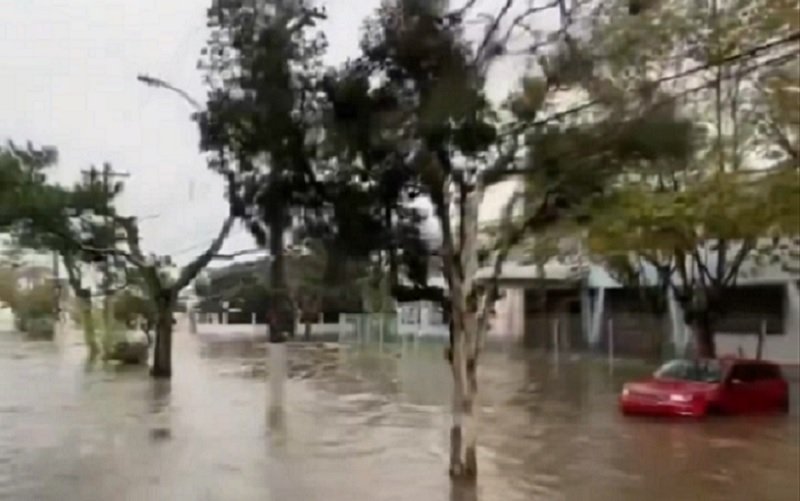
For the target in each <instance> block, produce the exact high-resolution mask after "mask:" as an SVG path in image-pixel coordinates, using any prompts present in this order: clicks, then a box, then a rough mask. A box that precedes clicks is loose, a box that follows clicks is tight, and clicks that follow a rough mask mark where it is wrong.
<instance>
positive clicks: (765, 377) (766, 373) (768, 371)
mask: <svg viewBox="0 0 800 501" xmlns="http://www.w3.org/2000/svg"><path fill="white" fill-rule="evenodd" d="M756 367H757V368H758V379H759V380H761V381H770V380H774V379H781V374H780V370H779V369H778V368H777V367H775V366H774V365H768V364H760V365H757V366H756Z"/></svg>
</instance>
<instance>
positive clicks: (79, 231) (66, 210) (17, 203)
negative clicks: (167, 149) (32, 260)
mask: <svg viewBox="0 0 800 501" xmlns="http://www.w3.org/2000/svg"><path fill="white" fill-rule="evenodd" d="M0 157H2V160H0V162H2V169H1V170H2V172H3V175H4V176H7V182H8V184H4V187H5V190H3V191H4V194H3V197H4V201H3V204H4V206H3V210H2V213H3V216H4V219H5V221H4V224H5V230H6V231H7V232H8V233H9V234H10V236H11V244H12V245H13V246H15V247H19V248H24V249H30V250H35V251H48V252H54V253H55V254H56V255H57V256H58V258H60V260H61V261H62V262H63V264H64V267H65V268H66V273H67V282H68V284H69V285H70V287H71V289H72V291H73V293H74V294H75V297H76V298H77V300H78V303H79V305H80V309H81V312H82V315H81V316H82V324H83V328H84V335H85V340H86V344H87V346H88V348H89V352H90V356H92V357H93V356H95V355H96V354H97V353H98V352H99V350H100V345H99V343H98V340H97V338H96V336H95V328H94V321H93V318H92V291H91V284H89V283H87V281H86V280H83V279H82V276H83V274H84V273H83V272H84V271H85V270H86V269H87V268H88V267H97V266H98V265H103V266H109V265H112V264H115V265H119V264H120V263H119V262H118V261H112V258H113V255H110V254H108V253H105V252H98V251H95V250H93V249H110V248H113V247H114V246H115V242H114V237H113V235H111V234H110V232H109V227H108V226H107V225H106V224H105V223H104V222H101V221H100V220H99V218H100V217H110V215H111V214H112V213H113V200H114V198H115V197H116V196H117V195H118V194H119V193H120V191H121V186H116V187H114V188H113V189H111V190H107V189H105V187H104V186H103V185H102V183H101V182H100V180H99V177H98V176H97V175H96V174H97V171H96V170H94V169H93V170H92V171H91V172H93V173H94V175H92V174H91V173H90V175H88V176H87V177H86V178H85V179H84V180H83V181H82V182H81V183H77V184H75V185H74V186H73V187H71V188H66V187H63V186H60V185H55V184H52V183H49V182H48V181H47V179H46V171H47V168H49V167H50V166H52V165H53V164H54V163H55V162H56V160H57V155H56V152H55V150H52V149H47V148H43V149H41V148H34V147H33V146H31V145H28V146H27V147H26V148H20V147H18V146H16V145H13V144H10V145H9V147H8V148H7V149H6V150H4V151H2V152H0ZM12 186H13V188H12ZM6 197H7V198H6ZM109 271H110V275H111V276H115V275H117V276H119V275H120V273H119V271H120V266H114V269H113V270H109ZM118 278H119V277H118ZM111 285H113V284H111Z"/></svg>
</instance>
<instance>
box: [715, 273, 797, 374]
mask: <svg viewBox="0 0 800 501" xmlns="http://www.w3.org/2000/svg"><path fill="white" fill-rule="evenodd" d="M716 340H717V352H718V353H719V354H720V355H728V354H730V355H734V354H738V353H740V352H741V353H743V354H744V356H746V357H754V356H755V355H756V351H757V346H758V336H757V335H756V334H753V335H746V334H727V333H724V332H720V333H717V336H716ZM762 356H763V358H765V359H767V360H772V361H774V362H778V363H781V364H787V365H798V364H800V288H798V284H797V282H794V281H792V282H788V283H787V284H786V306H785V308H784V322H783V333H781V334H769V335H767V336H765V337H764V345H763V354H762Z"/></svg>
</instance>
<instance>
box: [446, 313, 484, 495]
mask: <svg viewBox="0 0 800 501" xmlns="http://www.w3.org/2000/svg"><path fill="white" fill-rule="evenodd" d="M459 309H461V308H455V310H459ZM453 315H454V318H453V320H454V321H453V324H452V325H453V329H454V331H453V335H452V345H451V362H450V366H451V369H452V372H453V401H452V412H453V424H452V427H451V428H450V475H451V476H453V477H458V478H467V479H471V478H475V476H476V475H477V473H478V464H477V455H476V442H477V433H476V424H477V423H476V421H475V398H476V396H477V391H478V383H477V373H476V369H477V363H476V362H477V361H476V359H475V352H474V349H473V348H472V346H473V345H474V343H473V342H472V337H473V336H472V335H471V334H474V333H472V332H471V331H472V330H473V328H474V327H475V322H474V321H473V320H474V315H473V314H471V313H468V312H465V311H464V310H463V309H461V311H460V312H457V311H454V312H453ZM459 317H460V318H459Z"/></svg>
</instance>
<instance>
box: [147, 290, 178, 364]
mask: <svg viewBox="0 0 800 501" xmlns="http://www.w3.org/2000/svg"><path fill="white" fill-rule="evenodd" d="M172 309H173V305H172V301H170V300H168V299H165V298H163V297H162V298H158V300H157V302H156V341H155V348H154V350H153V367H152V369H151V370H150V374H151V375H152V376H153V377H154V378H170V377H172Z"/></svg>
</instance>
